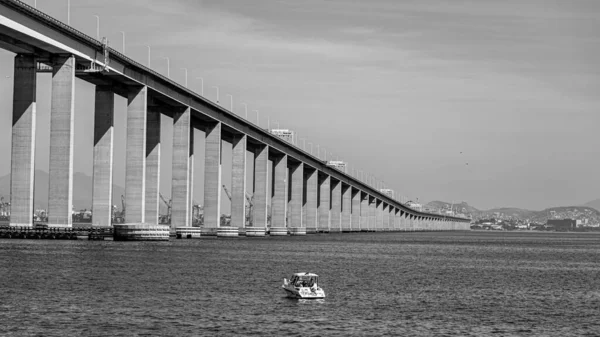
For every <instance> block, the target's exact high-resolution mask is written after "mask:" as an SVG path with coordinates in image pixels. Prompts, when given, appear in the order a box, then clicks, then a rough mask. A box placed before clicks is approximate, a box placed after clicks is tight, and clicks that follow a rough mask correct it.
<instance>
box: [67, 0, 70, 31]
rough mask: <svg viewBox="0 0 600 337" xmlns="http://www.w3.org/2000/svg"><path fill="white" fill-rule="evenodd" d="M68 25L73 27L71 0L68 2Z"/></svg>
mask: <svg viewBox="0 0 600 337" xmlns="http://www.w3.org/2000/svg"><path fill="white" fill-rule="evenodd" d="M67 25H69V26H70V25H71V0H67Z"/></svg>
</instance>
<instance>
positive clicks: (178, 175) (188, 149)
mask: <svg viewBox="0 0 600 337" xmlns="http://www.w3.org/2000/svg"><path fill="white" fill-rule="evenodd" d="M193 138H194V128H193V127H192V112H191V109H190V108H187V109H185V110H183V111H179V112H175V114H174V115H173V163H172V173H171V175H172V178H171V229H172V230H175V229H176V228H178V227H192V219H191V214H192V209H190V207H191V205H192V201H191V200H190V196H191V189H192V183H191V181H192V169H193V162H194V161H193V153H194V152H193V141H194V140H193Z"/></svg>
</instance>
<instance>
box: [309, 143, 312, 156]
mask: <svg viewBox="0 0 600 337" xmlns="http://www.w3.org/2000/svg"><path fill="white" fill-rule="evenodd" d="M308 144H310V154H311V155H312V143H311V142H308Z"/></svg>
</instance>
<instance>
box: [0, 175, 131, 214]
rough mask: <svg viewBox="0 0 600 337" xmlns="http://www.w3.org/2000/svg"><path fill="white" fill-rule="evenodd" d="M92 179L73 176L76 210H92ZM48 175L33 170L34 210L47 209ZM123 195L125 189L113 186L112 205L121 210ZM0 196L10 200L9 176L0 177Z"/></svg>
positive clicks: (85, 176) (83, 176)
mask: <svg viewBox="0 0 600 337" xmlns="http://www.w3.org/2000/svg"><path fill="white" fill-rule="evenodd" d="M92 182H93V180H92V177H90V176H88V175H85V174H83V173H79V172H76V173H74V174H73V206H75V209H76V210H81V209H91V208H92ZM48 184H49V177H48V173H47V172H44V171H42V170H35V198H34V205H35V206H34V207H35V208H36V209H42V208H43V209H48ZM124 194H125V189H124V188H123V187H121V186H118V185H114V184H113V204H114V205H118V206H119V209H120V208H121V195H124ZM0 196H3V197H4V199H5V201H9V200H10V174H8V175H5V176H3V177H0Z"/></svg>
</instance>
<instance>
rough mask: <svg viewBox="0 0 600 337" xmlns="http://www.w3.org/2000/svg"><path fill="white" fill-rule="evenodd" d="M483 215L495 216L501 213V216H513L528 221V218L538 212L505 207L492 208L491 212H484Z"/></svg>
mask: <svg viewBox="0 0 600 337" xmlns="http://www.w3.org/2000/svg"><path fill="white" fill-rule="evenodd" d="M483 213H485V214H489V215H493V214H495V213H501V214H504V215H507V216H513V217H518V218H521V219H526V218H528V217H530V216H532V215H533V214H535V213H536V211H530V210H528V209H522V208H514V207H503V208H492V209H490V210H487V211H483Z"/></svg>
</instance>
